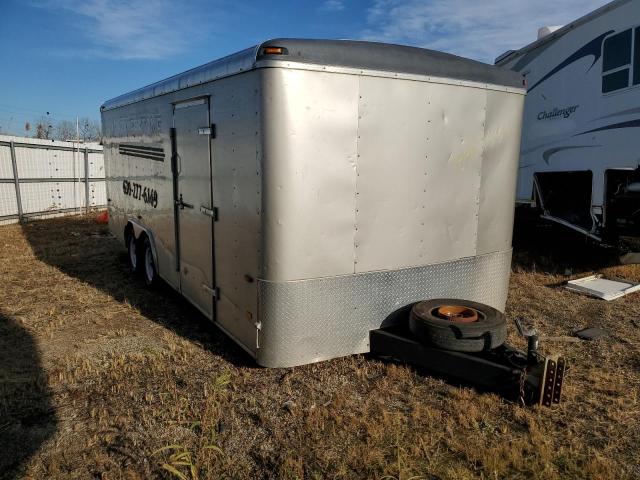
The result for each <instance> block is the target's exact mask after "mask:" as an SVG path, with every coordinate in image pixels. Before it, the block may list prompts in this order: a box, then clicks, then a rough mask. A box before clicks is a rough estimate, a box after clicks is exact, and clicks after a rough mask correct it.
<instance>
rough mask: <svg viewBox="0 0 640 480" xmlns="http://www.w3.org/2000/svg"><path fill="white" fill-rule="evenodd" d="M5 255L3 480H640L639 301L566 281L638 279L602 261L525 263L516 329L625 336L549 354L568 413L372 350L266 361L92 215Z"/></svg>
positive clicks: (53, 226)
mask: <svg viewBox="0 0 640 480" xmlns="http://www.w3.org/2000/svg"><path fill="white" fill-rule="evenodd" d="M0 247H1V248H2V255H1V257H0V275H1V278H2V282H1V284H0V315H1V318H0V362H1V363H0V388H1V389H0V477H1V478H13V477H15V476H18V477H25V478H65V479H66V478H101V479H119V478H123V479H139V478H149V477H151V478H154V477H156V478H158V477H159V478H189V479H191V478H199V479H206V478H221V477H223V478H227V477H228V478H274V477H277V478H394V479H409V478H427V479H432V478H443V479H446V478H456V479H465V478H513V479H517V478H540V479H554V478H638V477H640V465H639V460H638V452H639V448H638V445H640V403H639V394H640V302H639V301H638V300H639V299H640V297H639V296H638V295H632V296H629V297H626V298H623V299H620V300H617V301H615V302H611V303H606V302H603V301H598V300H593V299H589V298H587V297H582V296H578V295H575V294H572V293H569V292H567V291H565V290H564V289H563V288H562V287H561V286H560V285H561V283H562V282H563V281H565V280H566V279H567V278H568V275H573V276H577V275H581V274H583V273H586V272H589V271H591V270H592V269H596V270H602V271H605V272H607V273H610V274H617V275H624V276H625V277H626V278H630V279H634V280H638V281H640V267H639V266H626V267H607V265H608V264H609V263H610V262H609V259H608V257H607V255H606V254H603V253H602V252H599V251H597V250H591V249H588V248H586V249H581V250H580V252H581V253H576V252H575V251H565V252H562V251H560V252H559V253H558V252H556V253H554V254H549V253H548V252H545V251H544V245H543V246H542V247H535V246H534V245H528V246H526V248H527V249H528V250H527V251H526V252H525V251H524V250H521V251H519V252H518V253H517V254H516V263H515V266H514V274H513V276H512V281H511V289H510V296H509V302H508V309H507V314H508V316H509V317H510V318H513V317H514V316H515V315H522V316H524V317H526V318H528V319H530V320H531V321H532V322H533V323H534V324H535V325H536V326H537V327H538V328H540V329H542V330H543V331H544V333H545V334H548V335H567V334H571V332H572V331H574V330H575V329H577V328H578V327H583V326H589V325H595V326H601V327H603V328H605V329H607V330H609V331H611V332H612V336H611V337H610V338H608V339H605V340H599V341H597V342H581V343H566V344H554V345H551V344H550V345H546V346H545V348H547V349H550V348H555V349H559V350H562V351H564V353H565V354H566V355H567V357H568V358H569V359H570V362H571V369H570V372H569V374H568V378H567V384H566V389H565V392H566V395H565V402H564V403H563V404H561V405H560V406H558V407H555V408H552V409H538V408H533V409H530V408H523V407H520V406H518V405H517V404H514V403H511V402H508V401H506V400H504V399H502V398H501V397H499V396H497V395H495V394H490V393H479V392H476V391H475V390H473V389H471V388H468V387H460V386H455V385H451V384H448V383H446V382H444V381H443V380H441V379H436V378H432V377H429V376H425V375H421V374H418V373H416V372H415V371H414V370H413V369H411V368H408V367H405V366H402V365H396V364H392V363H384V362H381V361H379V360H376V359H373V358H368V357H366V356H354V357H348V358H342V359H337V360H333V361H328V362H323V363H319V364H315V365H308V366H304V367H298V368H292V369H286V370H266V369H261V368H258V367H256V366H255V365H254V364H253V363H252V361H251V360H250V359H248V358H247V357H246V356H245V354H244V353H242V351H241V350H240V349H239V348H237V347H235V346H234V345H233V344H232V342H231V341H230V340H228V339H227V338H226V337H225V336H224V335H223V334H221V333H220V332H218V331H217V330H216V329H215V328H214V327H213V326H211V325H210V324H208V323H207V322H206V321H204V320H203V319H202V318H201V316H200V314H198V313H197V312H196V311H195V310H194V309H193V308H191V307H190V306H189V305H187V304H186V303H185V302H184V301H182V300H181V299H180V298H178V296H177V295H175V294H174V293H172V292H171V291H169V290H168V289H167V288H163V289H160V291H156V292H149V291H147V290H146V289H144V288H143V287H142V286H141V285H140V283H138V282H137V281H135V280H134V279H131V278H130V276H129V274H128V273H127V267H126V260H125V255H124V252H123V251H122V250H121V249H120V246H119V244H118V243H117V241H116V240H115V239H113V238H111V237H109V236H108V235H107V233H106V230H105V228H104V227H101V226H97V225H95V224H94V223H93V222H92V221H91V220H90V219H82V218H66V219H55V220H49V221H43V222H34V223H29V224H26V225H24V226H18V225H14V226H6V227H2V228H0ZM560 250H561V249H560ZM586 254H589V255H590V256H591V257H593V258H595V260H594V261H592V262H591V264H589V262H584V261H583V260H581V259H580V258H579V257H580V255H583V257H584V255H586ZM567 269H570V271H569V270H567ZM565 273H566V274H568V275H565ZM510 328H511V326H510ZM511 330H514V329H513V328H511ZM510 341H512V342H513V343H516V344H518V345H522V343H521V341H520V339H518V338H516V337H515V335H514V332H513V331H511V333H510Z"/></svg>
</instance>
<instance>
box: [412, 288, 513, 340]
mask: <svg viewBox="0 0 640 480" xmlns="http://www.w3.org/2000/svg"><path fill="white" fill-rule="evenodd" d="M409 328H410V330H411V332H412V333H413V334H414V335H415V336H416V338H417V339H418V340H419V341H420V342H421V343H424V344H425V345H431V346H434V347H437V348H442V349H445V350H454V351H458V352H482V351H485V350H491V349H494V348H496V347H499V346H500V345H502V344H503V343H504V341H505V338H506V336H507V322H506V320H505V317H504V314H503V313H501V312H499V311H498V310H496V309H495V308H493V307H490V306H488V305H484V304H482V303H477V302H471V301H469V300H458V299H453V298H443V299H435V300H426V301H423V302H418V303H416V304H415V305H414V306H413V307H412V308H411V313H410V314H409Z"/></svg>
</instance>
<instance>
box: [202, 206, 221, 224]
mask: <svg viewBox="0 0 640 480" xmlns="http://www.w3.org/2000/svg"><path fill="white" fill-rule="evenodd" d="M200 213H202V214H203V215H206V216H208V217H211V218H213V221H214V222H217V221H218V207H213V208H209V207H205V206H204V205H201V206H200Z"/></svg>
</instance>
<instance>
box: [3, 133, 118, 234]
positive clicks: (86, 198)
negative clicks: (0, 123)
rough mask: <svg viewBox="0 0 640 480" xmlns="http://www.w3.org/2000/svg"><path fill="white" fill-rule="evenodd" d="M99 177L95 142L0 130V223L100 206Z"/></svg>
mask: <svg viewBox="0 0 640 480" xmlns="http://www.w3.org/2000/svg"><path fill="white" fill-rule="evenodd" d="M104 176H105V173H104V157H103V155H102V146H101V145H99V144H97V143H74V142H58V141H51V140H39V139H35V138H26V137H13V136H8V135H0V224H4V223H15V222H24V221H27V220H28V219H29V218H35V217H47V216H57V215H63V214H70V213H80V212H88V211H90V210H92V209H97V208H100V207H104V206H106V204H107V198H106V191H105V178H104Z"/></svg>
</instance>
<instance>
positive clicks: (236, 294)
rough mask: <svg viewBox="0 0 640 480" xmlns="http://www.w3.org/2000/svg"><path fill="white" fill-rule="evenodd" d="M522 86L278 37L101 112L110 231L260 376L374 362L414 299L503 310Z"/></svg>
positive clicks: (414, 60)
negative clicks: (327, 363)
mask: <svg viewBox="0 0 640 480" xmlns="http://www.w3.org/2000/svg"><path fill="white" fill-rule="evenodd" d="M524 94H525V91H524V88H523V86H522V81H521V76H520V75H518V74H516V73H514V72H511V71H507V70H502V69H498V68H496V67H493V66H489V65H485V64H481V63H478V62H474V61H471V60H466V59H462V58H459V57H455V56H452V55H448V54H443V53H438V52H433V51H429V50H424V49H419V48H412V47H404V46H397V45H386V44H379V43H368V42H355V41H329V40H295V39H277V40H271V41H267V42H265V43H262V44H261V45H258V46H255V47H252V48H249V49H246V50H243V51H241V52H238V53H236V54H233V55H230V56H228V57H225V58H222V59H220V60H216V61H214V62H211V63H208V64H206V65H203V66H201V67H198V68H195V69H193V70H189V71H187V72H185V73H182V74H179V75H176V76H174V77H171V78H168V79H166V80H163V81H160V82H158V83H155V84H152V85H149V86H147V87H144V88H141V89H139V90H136V91H134V92H131V93H128V94H126V95H123V96H120V97H117V98H115V99H113V100H109V101H107V102H106V103H105V104H104V105H103V106H102V108H101V110H102V124H103V129H104V153H105V163H106V167H105V168H106V176H107V192H108V193H107V197H108V204H109V212H110V221H109V222H110V223H109V224H110V228H111V231H112V232H113V234H114V235H116V236H117V237H118V238H121V239H123V240H124V241H125V242H126V244H127V245H129V249H130V258H131V261H132V266H135V268H136V269H139V268H142V267H143V270H144V272H145V276H146V277H147V280H148V281H151V280H153V278H155V275H159V276H160V277H162V279H164V280H165V281H166V282H167V283H168V284H169V285H171V286H172V287H173V288H175V289H176V290H178V291H179V292H181V293H182V295H184V296H185V297H186V298H187V299H188V300H189V301H190V302H191V303H193V304H194V305H195V306H196V307H197V308H198V309H199V310H200V311H202V313H203V314H204V315H206V316H207V317H208V318H209V319H211V320H212V321H213V322H215V324H216V325H217V326H219V327H220V328H221V329H222V330H223V331H225V332H226V333H227V334H228V335H229V336H230V337H232V338H233V339H234V340H235V341H236V342H237V343H238V344H239V345H241V346H242V347H243V348H244V349H245V350H246V351H247V352H249V353H250V354H251V355H252V356H253V357H255V358H256V360H257V362H258V363H259V364H260V365H264V366H268V367H284V366H294V365H301V364H306V363H310V362H317V361H320V360H324V359H330V358H334V357H339V356H344V355H350V354H355V353H363V352H368V351H369V350H370V343H369V338H370V337H369V332H370V331H371V330H374V329H378V328H379V327H380V326H381V325H383V324H386V323H388V322H389V321H390V320H389V319H390V318H392V317H391V315H392V314H393V312H395V311H397V310H398V309H400V308H401V307H405V306H406V305H410V304H412V303H413V302H417V301H419V300H423V299H429V298H437V297H458V298H461V299H467V300H473V301H477V302H482V303H484V304H488V305H490V306H492V307H495V308H497V309H498V310H503V309H504V306H505V301H506V297H507V284H508V280H509V272H510V264H511V234H512V226H513V211H514V207H513V205H514V202H515V185H516V174H517V168H518V153H519V147H520V131H521V118H522V111H523V103H524Z"/></svg>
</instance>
